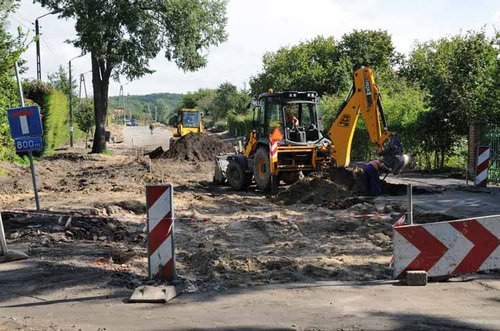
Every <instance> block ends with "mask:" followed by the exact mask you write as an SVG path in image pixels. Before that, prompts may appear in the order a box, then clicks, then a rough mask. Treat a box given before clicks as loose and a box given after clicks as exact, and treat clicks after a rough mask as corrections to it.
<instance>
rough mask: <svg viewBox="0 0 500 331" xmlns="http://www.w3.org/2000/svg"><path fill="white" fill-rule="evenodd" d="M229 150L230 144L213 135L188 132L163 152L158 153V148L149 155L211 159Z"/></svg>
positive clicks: (177, 158) (194, 159)
mask: <svg viewBox="0 0 500 331" xmlns="http://www.w3.org/2000/svg"><path fill="white" fill-rule="evenodd" d="M231 151H232V146H231V145H230V144H227V143H225V142H223V141H221V140H220V139H219V138H217V137H215V136H212V135H208V134H192V133H190V134H187V135H185V136H184V137H181V138H180V139H179V140H177V141H176V142H175V143H174V144H173V145H172V146H170V149H169V150H168V151H166V152H165V153H159V151H158V150H155V151H153V153H151V154H150V157H151V158H160V157H162V158H168V159H176V160H186V161H213V160H215V157H216V156H217V155H219V154H221V153H229V152H231Z"/></svg>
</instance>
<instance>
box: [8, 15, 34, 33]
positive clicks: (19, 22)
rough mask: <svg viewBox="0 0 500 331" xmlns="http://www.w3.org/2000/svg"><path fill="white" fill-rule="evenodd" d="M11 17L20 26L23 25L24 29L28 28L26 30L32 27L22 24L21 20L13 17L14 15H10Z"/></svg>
mask: <svg viewBox="0 0 500 331" xmlns="http://www.w3.org/2000/svg"><path fill="white" fill-rule="evenodd" d="M11 18H12V19H13V20H14V21H16V22H17V23H18V24H19V25H21V26H23V27H25V28H26V29H28V30H31V29H32V28H30V27H27V26H26V25H24V24H23V22H21V21H20V20H19V18H17V17H15V16H11Z"/></svg>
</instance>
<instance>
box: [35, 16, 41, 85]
mask: <svg viewBox="0 0 500 331" xmlns="http://www.w3.org/2000/svg"><path fill="white" fill-rule="evenodd" d="M35 36H36V37H35V40H36V79H38V80H42V63H41V61H40V25H39V24H38V18H37V19H36V20H35Z"/></svg>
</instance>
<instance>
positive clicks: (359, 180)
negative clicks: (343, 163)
mask: <svg viewBox="0 0 500 331" xmlns="http://www.w3.org/2000/svg"><path fill="white" fill-rule="evenodd" d="M362 191H363V173H362V170H361V169H357V168H356V169H354V170H350V169H345V168H332V169H328V170H325V171H321V172H314V173H312V174H310V175H309V176H307V177H304V178H303V179H301V180H299V181H297V182H295V183H294V184H292V185H290V187H288V189H286V190H285V191H282V192H280V193H279V194H278V196H277V198H276V199H277V200H278V201H282V202H283V203H284V204H286V205H290V204H294V203H299V202H300V203H303V204H317V205H323V204H329V203H330V202H332V201H337V202H342V201H345V200H346V199H347V200H350V199H351V197H353V196H355V195H357V194H359V193H361V192H362ZM341 205H342V206H343V204H341ZM349 205H350V204H349Z"/></svg>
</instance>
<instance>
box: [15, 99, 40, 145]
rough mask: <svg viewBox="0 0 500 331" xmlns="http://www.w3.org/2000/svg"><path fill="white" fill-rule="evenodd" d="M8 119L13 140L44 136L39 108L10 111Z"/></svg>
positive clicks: (31, 107) (32, 107)
mask: <svg viewBox="0 0 500 331" xmlns="http://www.w3.org/2000/svg"><path fill="white" fill-rule="evenodd" d="M7 117H8V118H9V126H10V136H11V137H12V138H13V139H17V138H25V137H37V136H38V137H39V136H42V135H43V128H42V120H41V118H40V110H39V109H38V107H37V106H30V107H22V108H14V109H8V110H7ZM16 148H17V147H16Z"/></svg>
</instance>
